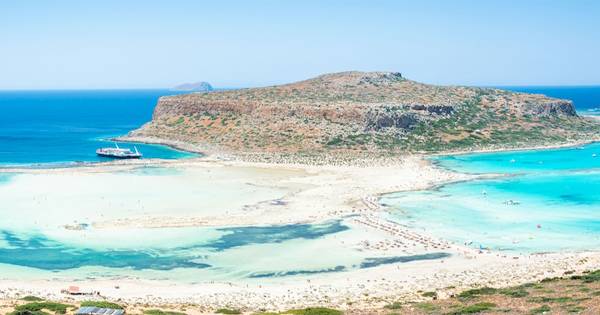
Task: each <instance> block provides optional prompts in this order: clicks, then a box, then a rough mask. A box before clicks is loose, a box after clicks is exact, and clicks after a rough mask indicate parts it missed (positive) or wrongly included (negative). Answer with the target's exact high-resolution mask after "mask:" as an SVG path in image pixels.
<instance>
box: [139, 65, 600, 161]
mask: <svg viewBox="0 0 600 315" xmlns="http://www.w3.org/2000/svg"><path fill="white" fill-rule="evenodd" d="M596 128H597V126H596V125H595V124H594V123H592V122H590V121H588V120H585V119H583V118H580V117H578V116H577V114H576V112H575V109H574V107H573V104H572V103H571V102H570V101H566V100H559V99H553V98H548V97H546V96H543V95H532V94H523V93H514V92H508V91H502V90H498V89H483V88H471V87H448V86H433V85H427V84H422V83H418V82H414V81H410V80H407V79H405V78H403V77H402V75H400V74H399V73H393V72H369V73H364V72H344V73H334V74H326V75H322V76H319V77H316V78H314V79H310V80H306V81H301V82H296V83H292V84H286V85H280V86H272V87H265V88H253V89H241V90H233V91H222V92H212V93H194V94H188V95H178V96H168V97H162V98H161V99H160V100H159V103H158V105H157V106H156V109H155V112H154V116H153V119H152V122H150V123H149V124H146V125H145V126H143V127H142V128H141V129H139V130H136V131H134V132H133V133H132V135H134V136H151V137H158V138H165V139H170V140H179V141H186V142H194V143H204V144H211V145H213V146H218V147H221V148H223V149H225V150H231V151H286V152H299V151H311V152H313V151H325V150H326V151H331V150H346V151H348V150H350V151H355V150H359V151H375V152H379V151H382V152H383V151H386V152H388V151H393V152H394V151H406V150H409V151H416V150H418V151H423V150H426V151H439V150H447V149H460V148H466V147H485V146H492V145H501V144H506V143H514V144H521V143H523V144H531V142H534V141H536V142H542V141H546V140H551V141H559V140H568V139H572V138H573V137H584V136H589V135H590V133H593V132H597V131H598V129H596Z"/></svg>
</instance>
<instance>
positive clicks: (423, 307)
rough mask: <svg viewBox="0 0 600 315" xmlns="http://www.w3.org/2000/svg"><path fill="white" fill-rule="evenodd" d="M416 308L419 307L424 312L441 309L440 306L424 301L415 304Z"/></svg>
mask: <svg viewBox="0 0 600 315" xmlns="http://www.w3.org/2000/svg"><path fill="white" fill-rule="evenodd" d="M415 308H418V309H420V310H422V311H424V312H435V311H437V310H439V308H440V307H439V306H437V305H435V304H433V303H429V302H423V303H417V304H415Z"/></svg>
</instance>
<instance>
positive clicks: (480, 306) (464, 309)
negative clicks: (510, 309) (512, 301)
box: [449, 302, 496, 315]
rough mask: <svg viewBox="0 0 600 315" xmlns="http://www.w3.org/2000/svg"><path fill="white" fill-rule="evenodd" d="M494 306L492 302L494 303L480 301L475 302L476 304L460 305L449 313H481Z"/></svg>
mask: <svg viewBox="0 0 600 315" xmlns="http://www.w3.org/2000/svg"><path fill="white" fill-rule="evenodd" d="M494 307H496V304H494V303H489V302H482V303H477V304H473V305H468V306H461V307H459V308H458V309H456V310H454V311H452V312H450V313H449V314H452V315H460V314H475V313H481V312H484V311H489V310H491V309H492V308H494Z"/></svg>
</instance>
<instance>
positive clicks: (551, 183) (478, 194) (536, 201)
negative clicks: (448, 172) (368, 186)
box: [381, 143, 600, 252]
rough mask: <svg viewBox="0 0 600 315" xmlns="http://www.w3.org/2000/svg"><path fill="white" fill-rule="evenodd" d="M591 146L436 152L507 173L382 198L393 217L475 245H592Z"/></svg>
mask: <svg viewBox="0 0 600 315" xmlns="http://www.w3.org/2000/svg"><path fill="white" fill-rule="evenodd" d="M593 152H599V153H600V144H597V143H596V144H591V145H587V146H585V147H582V148H565V149H555V150H533V151H522V152H501V153H487V154H472V155H460V156H448V157H438V158H435V159H434V160H435V161H436V163H439V164H440V165H442V166H444V167H448V168H451V169H455V170H458V171H466V172H471V173H497V172H506V173H513V176H510V177H502V178H497V179H488V180H476V181H469V182H460V183H454V184H448V185H444V186H441V187H436V188H434V189H431V190H426V191H418V192H407V193H395V194H390V195H388V196H386V197H384V198H382V200H381V202H382V203H385V204H386V205H389V206H391V207H392V208H395V209H398V211H396V212H395V214H394V215H393V218H394V219H395V220H396V221H398V222H400V223H402V224H406V225H409V226H411V227H413V228H415V229H423V230H426V231H427V232H428V233H432V234H434V235H436V236H439V237H443V238H446V239H450V240H452V241H456V242H460V243H469V244H471V245H473V246H476V247H479V246H481V247H490V248H493V249H498V250H510V251H520V252H538V251H572V250H575V251H578V250H598V249H600V193H598V192H600V157H597V158H594V157H592V154H593ZM540 161H542V163H540ZM511 200H512V201H513V202H512V203H513V204H511Z"/></svg>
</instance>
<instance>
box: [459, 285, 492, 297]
mask: <svg viewBox="0 0 600 315" xmlns="http://www.w3.org/2000/svg"><path fill="white" fill-rule="evenodd" d="M496 291H497V290H496V289H494V288H488V287H483V288H479V289H471V290H467V291H463V292H461V293H460V294H459V295H458V297H459V298H463V299H470V298H474V297H478V296H481V295H490V294H494V293H496Z"/></svg>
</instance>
